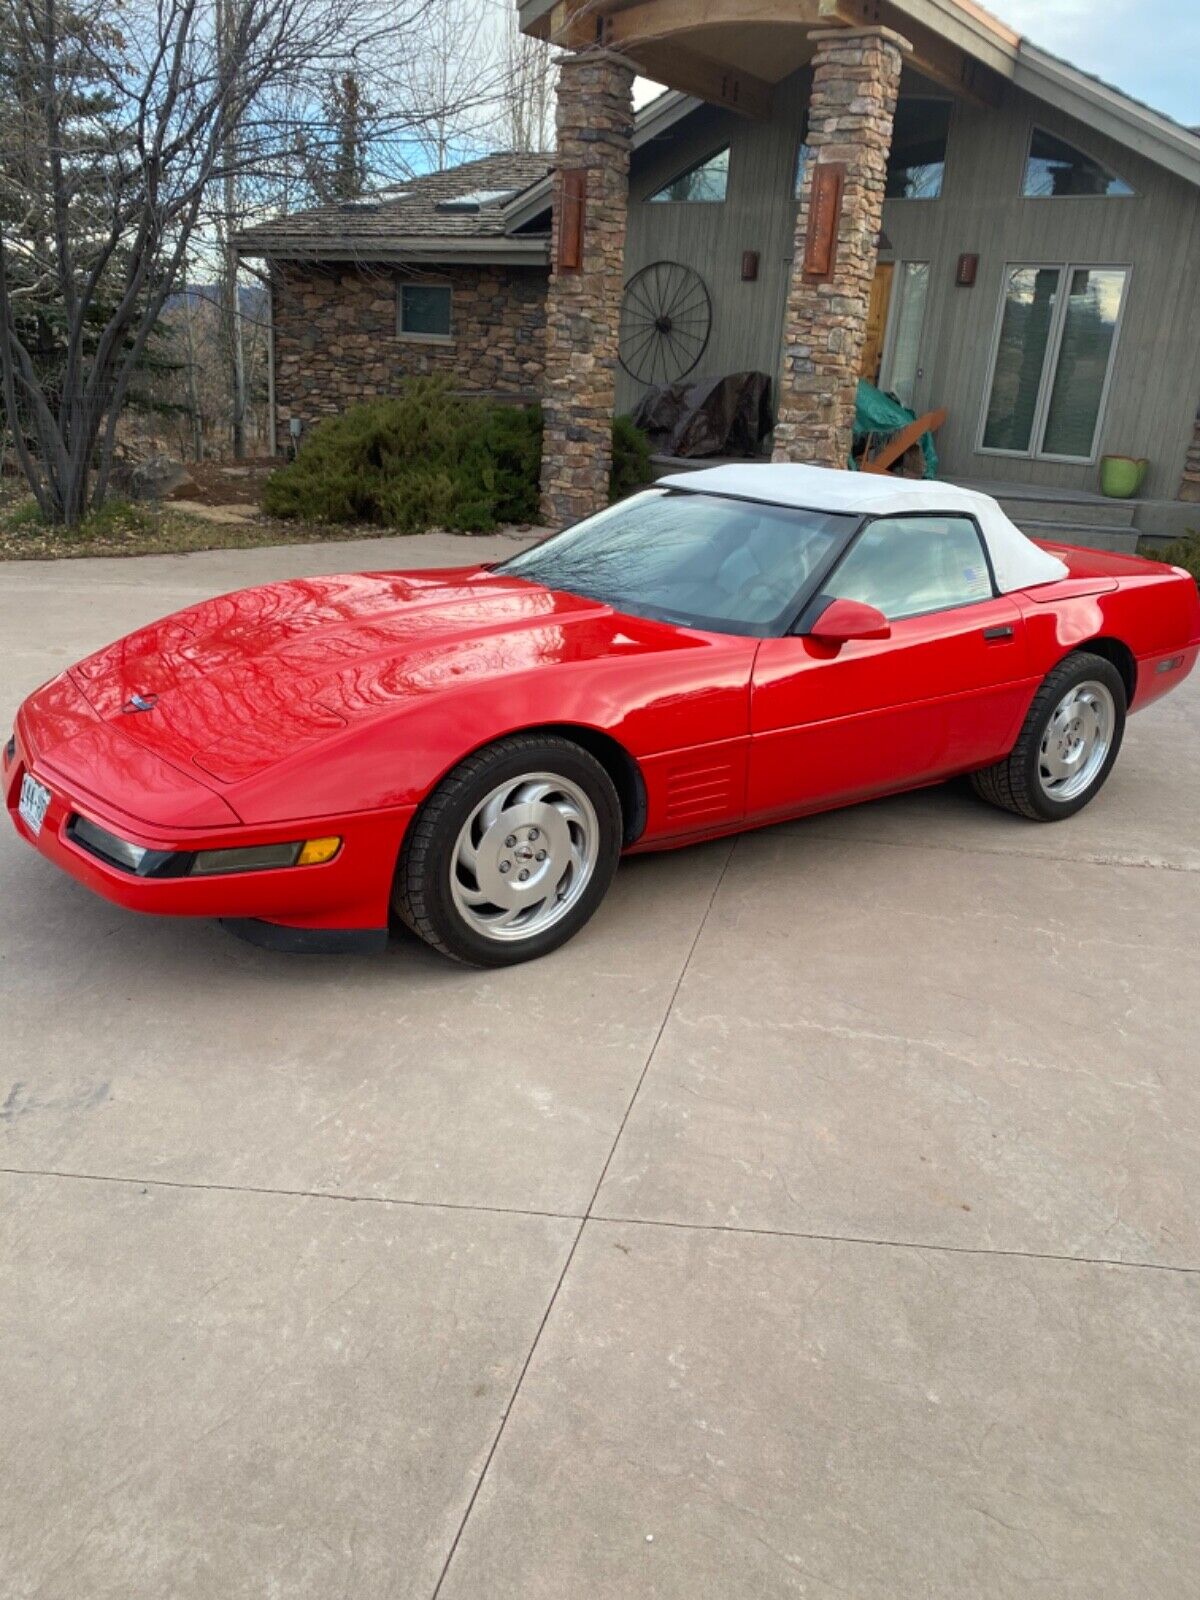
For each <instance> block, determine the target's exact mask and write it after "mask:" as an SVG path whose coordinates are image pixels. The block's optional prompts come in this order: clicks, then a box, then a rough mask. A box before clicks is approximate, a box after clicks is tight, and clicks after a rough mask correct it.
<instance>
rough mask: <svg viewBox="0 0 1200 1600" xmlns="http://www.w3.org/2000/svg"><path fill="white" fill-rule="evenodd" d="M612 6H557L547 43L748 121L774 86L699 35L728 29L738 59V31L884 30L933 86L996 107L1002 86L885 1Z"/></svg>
mask: <svg viewBox="0 0 1200 1600" xmlns="http://www.w3.org/2000/svg"><path fill="white" fill-rule="evenodd" d="M613 4H614V0H559V3H558V4H557V5H556V6H555V7H554V10H553V11H552V12H551V13H550V37H551V39H553V41H554V42H555V43H556V44H559V45H563V46H565V47H566V48H567V49H571V50H585V49H587V48H588V47H589V46H591V45H597V44H601V45H604V46H606V47H607V48H609V49H612V50H619V51H620V52H621V53H622V54H624V55H627V56H628V57H629V58H630V60H631V61H632V62H633V63H634V64H635V66H638V67H640V68H641V69H642V71H643V72H645V74H646V76H647V77H652V78H656V79H658V81H659V82H660V83H665V84H667V85H668V86H669V87H670V88H672V89H682V90H684V91H685V92H686V93H688V94H696V95H699V96H701V98H702V99H705V100H709V101H711V102H712V103H713V104H715V105H721V106H726V107H728V108H729V109H730V110H732V111H740V112H742V113H743V114H744V115H746V116H750V117H766V116H769V114H770V102H771V87H770V85H769V84H768V83H767V82H766V81H765V80H764V79H761V78H757V77H755V76H754V75H753V74H752V73H747V72H743V71H742V70H741V69H740V68H739V67H737V66H736V65H735V64H734V63H725V62H721V61H717V60H715V59H713V58H712V57H711V56H708V55H703V54H701V53H700V52H699V51H697V50H695V49H694V48H693V47H692V46H690V45H689V44H688V43H687V39H688V36H689V35H690V34H693V33H695V32H697V31H699V30H701V29H707V28H713V27H723V28H728V29H729V30H730V31H729V34H728V38H729V41H730V47H731V50H732V51H733V52H734V53H736V49H737V33H736V31H735V30H736V29H737V28H743V27H755V26H757V27H775V28H779V29H798V30H799V31H800V32H802V33H805V32H808V31H809V30H811V29H814V28H829V27H845V28H870V27H886V28H892V29H894V31H895V32H897V33H899V34H901V35H902V36H903V37H904V38H906V39H908V40H909V42H910V43H911V44H912V46H913V53H912V55H911V56H910V57H909V58H908V61H907V63H906V64H907V65H909V66H911V67H912V68H913V69H914V70H915V71H917V72H920V73H922V74H923V75H924V76H925V77H927V78H931V79H932V80H933V81H934V82H935V83H937V84H940V85H942V87H944V88H946V89H950V90H952V91H953V93H955V94H957V95H961V96H962V97H963V98H964V99H966V100H972V101H974V102H975V103H976V104H977V105H982V106H989V107H992V108H995V107H996V106H998V105H999V104H1000V96H1001V93H1002V83H1001V80H1000V78H999V77H998V75H997V74H995V73H994V72H992V71H990V70H989V69H988V68H987V67H985V66H983V65H982V63H980V62H978V61H976V60H975V59H974V57H973V56H970V55H968V54H967V53H966V52H965V51H963V50H960V49H959V48H958V46H957V45H953V44H950V43H949V42H948V41H947V40H946V39H944V38H943V37H941V35H939V34H937V33H935V32H934V30H933V29H931V28H927V27H924V26H922V25H919V24H917V23H915V22H912V21H911V20H910V19H908V18H907V17H904V16H902V15H901V14H899V12H898V11H897V9H896V8H895V7H894V6H891V5H889V4H888V0H636V3H635V4H633V5H631V6H627V7H626V8H625V9H624V10H620V11H614V10H611V9H610V7H611V6H612V5H613Z"/></svg>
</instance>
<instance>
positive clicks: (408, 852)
mask: <svg viewBox="0 0 1200 1600" xmlns="http://www.w3.org/2000/svg"><path fill="white" fill-rule="evenodd" d="M543 772H546V773H553V774H555V775H556V776H558V777H561V778H566V779H568V780H569V781H570V782H572V783H574V784H576V785H578V787H579V788H580V789H582V790H583V791H584V793H585V794H586V796H587V797H588V799H589V800H590V801H591V804H592V806H593V808H594V810H595V814H596V821H597V823H598V827H599V848H598V851H597V854H596V860H595V865H594V867H593V870H592V875H591V878H590V879H589V880H588V882H587V885H586V887H585V888H584V890H583V892H582V893H581V895H580V897H579V899H578V900H577V901H576V902H575V904H574V905H572V907H571V909H570V910H569V911H568V912H567V913H566V914H565V915H564V916H562V917H561V919H560V920H559V921H558V922H555V923H554V924H553V925H552V926H550V927H547V928H545V929H543V930H542V931H541V932H540V933H535V934H532V935H530V936H529V937H528V938H524V939H519V940H515V941H508V942H503V943H501V942H498V941H496V940H494V939H490V938H489V937H487V935H486V934H481V933H479V932H477V931H476V929H475V928H474V927H472V925H471V924H470V923H469V922H468V921H467V920H466V918H465V917H464V916H463V915H462V913H461V912H460V910H459V908H458V906H457V905H456V904H455V902H454V897H453V894H452V892H451V885H450V874H451V871H452V869H453V864H454V852H455V847H456V844H457V842H458V838H459V835H460V833H461V831H462V829H463V827H464V826H465V825H466V822H467V820H468V818H469V817H470V816H471V814H472V812H473V811H474V810H475V808H476V807H477V806H479V805H480V804H481V802H482V801H483V800H484V799H485V798H486V797H487V795H489V794H490V793H491V791H492V790H493V789H495V788H496V787H497V786H498V785H500V784H503V783H505V782H506V781H507V780H509V779H514V780H515V779H518V778H520V777H522V776H523V775H524V774H526V773H543ZM621 837H622V818H621V803H620V801H619V799H618V798H617V791H616V789H615V788H614V787H613V782H612V779H611V778H610V777H609V775H608V773H607V772H606V771H605V770H604V768H603V767H602V766H601V765H600V763H599V762H598V761H597V760H596V759H595V757H594V756H592V755H589V753H588V752H587V751H586V750H584V749H582V748H581V747H580V746H579V745H577V744H575V743H574V742H573V741H572V740H570V739H564V738H560V737H558V736H557V735H539V734H518V735H515V736H514V737H512V738H508V739H501V740H500V741H498V742H497V743H496V744H493V745H488V746H487V748H486V749H483V750H478V751H476V753H475V754H474V755H470V756H467V757H466V759H465V760H463V761H460V762H459V764H458V766H457V767H455V768H454V770H453V771H452V772H450V773H448V774H447V775H446V777H444V778H443V779H442V781H441V783H439V784H438V786H437V788H436V789H435V790H434V791H433V793H432V794H431V795H430V796H429V798H428V799H427V800H426V801H425V803H424V805H422V806H421V808H420V810H419V811H418V812H417V814H416V816H415V817H414V818H413V820H412V823H411V825H410V827H409V829H408V833H407V834H406V836H405V839H404V844H403V846H402V847H401V850H400V859H399V862H398V863H397V866H396V877H395V882H394V884H393V887H392V909H393V911H394V912H395V913H396V915H397V916H398V917H399V918H400V920H401V921H402V922H403V923H404V924H405V925H406V926H407V927H408V928H410V929H411V930H412V931H413V933H415V934H416V935H417V936H418V938H421V939H423V940H424V941H425V943H426V944H429V945H432V946H433V948H434V949H435V950H440V951H441V953H442V954H443V955H447V956H451V957H453V958H454V959H455V960H456V961H465V962H468V963H470V964H471V965H474V966H480V967H506V966H512V965H514V964H515V963H517V962H519V961H532V960H535V959H536V958H537V957H538V956H544V955H548V954H549V953H550V951H551V950H556V949H557V948H558V947H559V945H561V944H565V943H566V941H567V940H568V939H570V938H573V937H574V935H575V934H577V933H578V932H579V930H580V928H582V927H583V925H584V923H586V922H587V921H588V920H589V918H590V917H591V916H592V915H593V913H594V912H595V910H596V908H597V907H598V906H599V904H600V902H601V900H603V898H604V896H605V894H606V893H607V892H608V886H609V884H610V883H611V882H612V878H613V874H614V872H615V871H616V869H617V860H618V858H619V856H620V854H621Z"/></svg>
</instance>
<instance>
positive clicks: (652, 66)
mask: <svg viewBox="0 0 1200 1600" xmlns="http://www.w3.org/2000/svg"><path fill="white" fill-rule="evenodd" d="M621 53H622V54H623V55H628V56H629V57H630V59H631V60H632V61H633V62H634V63H635V64H636V66H637V67H638V68H639V70H640V71H641V72H643V73H644V74H645V76H646V77H648V78H653V79H654V80H655V82H657V83H665V84H666V85H667V87H668V88H671V89H680V90H682V91H683V93H684V94H694V95H696V96H697V98H698V99H700V100H707V101H708V103H709V104H710V105H714V106H723V107H724V109H725V110H726V111H736V112H737V113H738V115H739V116H743V117H751V118H753V119H754V120H755V121H757V122H768V121H769V120H770V117H771V98H772V95H773V93H774V91H773V89H772V87H771V85H770V84H769V83H766V82H764V80H763V79H762V78H756V77H755V76H754V75H753V73H750V72H742V71H741V70H740V69H739V68H737V67H729V66H723V65H722V64H721V62H719V61H714V60H712V59H711V57H709V56H705V55H701V54H700V52H699V51H698V50H692V49H690V48H689V47H688V46H687V45H683V44H679V43H677V42H676V41H675V40H672V41H671V43H670V44H665V43H657V44H649V45H644V46H641V47H638V48H636V49H628V50H626V49H623V50H622V52H621Z"/></svg>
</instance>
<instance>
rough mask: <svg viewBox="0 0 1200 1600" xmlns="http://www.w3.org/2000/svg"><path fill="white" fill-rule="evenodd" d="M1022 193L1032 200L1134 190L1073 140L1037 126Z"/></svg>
mask: <svg viewBox="0 0 1200 1600" xmlns="http://www.w3.org/2000/svg"><path fill="white" fill-rule="evenodd" d="M1021 193H1022V194H1023V195H1025V196H1026V198H1027V199H1030V200H1061V199H1073V198H1075V197H1077V196H1079V195H1114V196H1115V195H1131V194H1132V193H1133V190H1132V188H1131V187H1130V186H1129V184H1127V183H1126V182H1125V180H1124V178H1118V177H1117V175H1116V173H1115V172H1109V170H1108V168H1107V167H1102V166H1101V165H1100V163H1099V162H1098V161H1095V160H1093V158H1092V157H1091V156H1088V155H1084V153H1083V151H1082V150H1077V149H1076V148H1075V146H1074V145H1073V144H1068V143H1067V141H1066V140H1065V139H1059V138H1057V137H1056V136H1055V135H1054V134H1052V133H1047V132H1046V131H1045V129H1044V128H1035V129H1034V130H1033V138H1032V139H1031V140H1030V143H1029V160H1028V161H1027V162H1026V163H1025V182H1024V184H1023V185H1022V188H1021Z"/></svg>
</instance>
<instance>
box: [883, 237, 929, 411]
mask: <svg viewBox="0 0 1200 1600" xmlns="http://www.w3.org/2000/svg"><path fill="white" fill-rule="evenodd" d="M928 298H929V263H928V261H902V262H901V263H900V266H899V269H898V272H897V282H896V287H895V291H894V296H893V300H892V314H891V327H890V329H889V330H888V347H887V352H886V355H885V357H884V363H883V387H884V388H885V389H886V390H887V391H888V392H889V393H890V394H894V395H895V396H896V398H897V400H899V401H901V402H902V404H904V405H906V406H907V407H908V408H909V410H910V411H913V410H915V409H916V407H915V405H914V403H913V395H914V393H915V392H916V387H917V372H918V369H919V366H920V357H921V335H922V334H923V333H924V331H925V302H926V300H927V299H928Z"/></svg>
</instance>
